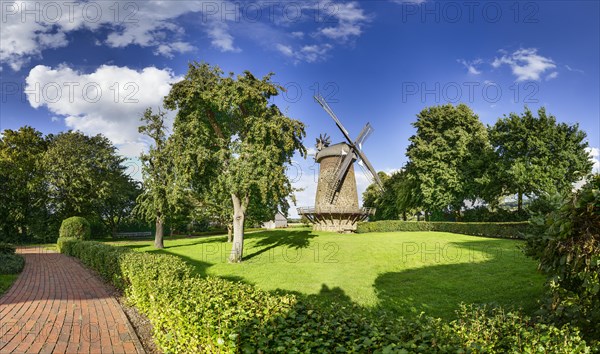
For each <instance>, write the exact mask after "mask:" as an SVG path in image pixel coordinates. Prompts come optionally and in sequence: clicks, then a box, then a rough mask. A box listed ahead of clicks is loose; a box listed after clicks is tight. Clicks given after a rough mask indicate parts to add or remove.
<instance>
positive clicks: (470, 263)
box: [374, 240, 543, 319]
mask: <svg viewBox="0 0 600 354" xmlns="http://www.w3.org/2000/svg"><path fill="white" fill-rule="evenodd" d="M503 242H504V240H490V241H476V242H464V243H450V245H454V246H456V247H458V248H459V249H460V250H461V252H459V253H458V254H453V255H452V257H453V259H447V257H450V256H449V255H444V253H443V251H442V250H441V249H440V252H441V254H440V255H439V258H438V260H439V263H440V264H437V265H431V266H426V267H422V268H417V269H408V270H404V271H400V272H387V273H383V274H380V275H379V276H378V277H377V278H376V279H375V282H374V287H375V292H376V294H377V297H378V299H379V307H380V308H381V309H382V310H385V311H390V312H392V313H395V314H397V315H399V316H415V315H418V314H419V313H421V312H425V313H426V314H427V315H431V316H435V317H442V318H447V319H449V318H453V317H454V315H455V310H456V309H458V305H459V304H460V303H461V302H464V303H473V304H493V305H502V306H503V307H505V308H522V309H523V310H525V311H526V312H529V311H531V312H533V311H534V310H535V309H536V308H537V303H536V302H537V301H536V299H537V298H539V296H540V295H541V293H542V291H543V277H541V276H540V277H539V279H537V276H532V273H534V272H535V271H536V268H535V265H534V264H531V263H530V262H527V261H525V262H524V261H523V256H522V254H521V253H520V251H519V250H518V249H517V248H516V247H514V249H513V247H507V245H509V244H506V243H505V244H504V245H503V244H502V243H503ZM512 246H514V243H512ZM415 256H417V257H427V256H429V257H432V256H436V255H433V254H432V253H431V250H429V251H428V253H426V254H418V252H417V253H416V254H415ZM444 257H446V259H444ZM448 261H454V262H456V263H452V264H441V263H443V262H448ZM508 265H509V266H508Z"/></svg>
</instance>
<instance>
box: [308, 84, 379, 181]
mask: <svg viewBox="0 0 600 354" xmlns="http://www.w3.org/2000/svg"><path fill="white" fill-rule="evenodd" d="M314 98H315V100H316V101H317V102H318V103H319V104H320V105H321V107H323V109H324V110H325V111H326V112H327V113H328V114H329V115H330V116H331V118H333V120H334V121H335V124H336V125H337V127H338V128H339V129H340V131H341V132H342V134H344V137H345V138H346V140H347V141H348V145H349V146H350V148H351V151H350V153H349V154H348V155H345V157H343V160H341V163H340V165H339V168H338V170H337V171H336V175H335V183H334V185H335V186H336V187H339V185H340V184H341V181H342V179H343V178H344V176H345V175H346V172H347V170H348V168H349V167H350V164H351V163H352V160H353V157H354V154H356V156H358V158H359V159H360V161H362V162H363V163H364V164H365V166H366V167H367V170H368V171H369V174H371V177H372V179H373V180H374V181H375V183H377V186H378V187H379V188H380V189H381V190H383V183H382V182H381V179H379V175H377V171H375V168H373V165H372V164H371V162H370V161H369V159H367V156H366V155H365V154H364V153H363V152H362V145H363V143H364V142H365V140H367V138H368V137H369V135H370V134H371V133H372V132H373V127H372V126H371V124H369V123H367V125H365V126H364V128H363V129H362V130H361V131H360V134H358V137H357V138H356V140H354V141H352V139H350V134H349V133H348V131H347V130H346V128H345V127H344V126H343V125H342V122H340V120H339V119H338V117H337V116H336V115H335V113H333V110H332V109H331V107H329V105H328V104H327V101H325V100H324V99H323V97H321V96H318V95H317V96H314ZM342 156H343V151H342Z"/></svg>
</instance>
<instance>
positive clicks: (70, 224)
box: [59, 216, 91, 240]
mask: <svg viewBox="0 0 600 354" xmlns="http://www.w3.org/2000/svg"><path fill="white" fill-rule="evenodd" d="M59 237H74V238H76V239H79V240H89V239H90V237H91V227H90V223H89V222H88V221H87V219H86V218H82V217H81V216H73V217H70V218H68V219H65V220H63V222H62V224H61V225H60V231H59Z"/></svg>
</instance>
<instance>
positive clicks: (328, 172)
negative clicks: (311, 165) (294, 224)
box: [298, 96, 383, 232]
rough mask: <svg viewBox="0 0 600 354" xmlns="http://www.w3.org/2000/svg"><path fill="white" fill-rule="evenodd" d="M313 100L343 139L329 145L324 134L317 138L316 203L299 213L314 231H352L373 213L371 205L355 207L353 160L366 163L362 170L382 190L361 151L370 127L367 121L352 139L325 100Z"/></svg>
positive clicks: (356, 197)
mask: <svg viewBox="0 0 600 354" xmlns="http://www.w3.org/2000/svg"><path fill="white" fill-rule="evenodd" d="M315 100H316V101H317V102H318V103H319V104H320V105H321V107H323V109H324V110H325V111H326V112H327V113H328V114H329V115H330V116H331V118H333V120H334V122H335V124H336V125H337V127H338V128H339V129H340V131H341V132H342V134H343V135H344V137H345V139H346V142H341V143H338V144H335V145H330V138H329V137H328V136H327V134H325V135H323V134H321V135H320V136H319V138H317V144H316V147H317V150H318V152H317V154H316V155H315V160H316V161H317V163H318V164H319V166H320V168H319V181H318V185H317V194H316V197H315V206H314V207H303V208H298V214H300V215H304V216H306V218H308V219H309V220H310V221H311V222H312V223H313V228H314V229H315V230H324V231H337V232H352V231H354V230H356V224H357V223H358V222H359V221H362V220H365V219H366V218H367V217H368V216H369V215H372V214H373V213H374V212H375V210H374V209H372V208H359V206H358V193H357V190H356V178H355V174H354V162H355V161H357V160H358V161H359V162H358V164H359V166H361V167H363V166H365V167H366V170H365V173H366V174H367V175H368V176H370V178H371V179H372V180H373V181H374V182H375V183H376V184H377V185H378V186H379V188H381V189H383V185H382V183H381V180H380V179H379V176H378V175H377V172H376V171H375V169H374V168H373V165H371V162H370V161H369V160H368V159H367V157H366V156H365V154H364V152H363V151H362V146H363V144H364V142H365V140H366V139H367V138H368V137H369V135H370V134H371V133H372V132H373V127H372V126H371V124H369V123H367V124H366V125H365V126H364V128H363V129H362V130H361V132H360V133H359V134H358V136H357V138H356V139H354V140H352V138H350V134H349V133H348V130H346V128H344V126H343V125H342V123H341V122H340V120H339V119H338V117H337V116H336V115H335V113H333V110H332V109H331V108H330V107H329V105H328V104H327V102H326V101H325V100H324V99H323V98H322V97H320V96H315Z"/></svg>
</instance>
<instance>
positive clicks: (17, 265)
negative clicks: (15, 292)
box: [0, 253, 25, 274]
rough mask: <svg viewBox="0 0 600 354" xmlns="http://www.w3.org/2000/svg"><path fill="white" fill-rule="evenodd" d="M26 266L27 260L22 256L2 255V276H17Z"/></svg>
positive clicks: (0, 268) (0, 262)
mask: <svg viewBox="0 0 600 354" xmlns="http://www.w3.org/2000/svg"><path fill="white" fill-rule="evenodd" d="M24 266H25V259H24V258H23V256H21V255H20V254H10V253H0V274H17V273H20V272H21V271H22V270H23V267H24Z"/></svg>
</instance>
